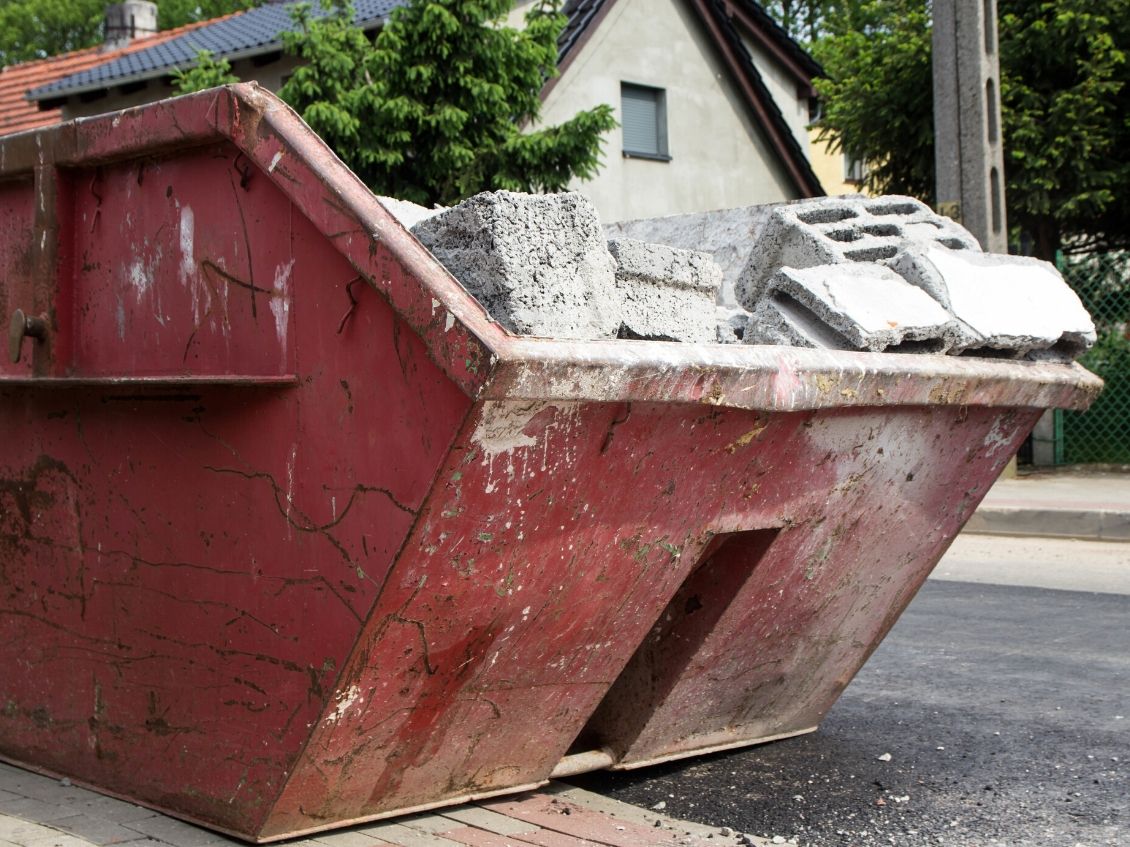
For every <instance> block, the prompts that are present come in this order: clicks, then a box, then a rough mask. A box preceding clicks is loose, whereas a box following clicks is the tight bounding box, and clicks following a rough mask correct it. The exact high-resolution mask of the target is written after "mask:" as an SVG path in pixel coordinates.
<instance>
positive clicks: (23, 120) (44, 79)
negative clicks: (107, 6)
mask: <svg viewBox="0 0 1130 847" xmlns="http://www.w3.org/2000/svg"><path fill="white" fill-rule="evenodd" d="M209 23H215V20H211V21H199V22H198V23H191V24H186V25H185V26H181V27H177V28H176V29H167V30H165V31H164V32H158V33H156V34H155V35H150V36H146V37H145V38H138V39H135V40H133V41H131V42H130V43H129V44H128V45H126V46H125V47H120V48H118V49H117V50H103V49H102V46H101V45H98V46H95V47H87V48H86V49H84V50H75V51H73V52H71V53H62V54H60V55H58V56H50V57H48V58H46V59H36V60H33V61H31V62H21V63H20V64H18V65H9V66H8V67H6V68H4V69H2V70H0V135H11V134H12V133H15V132H23V131H24V130H26V129H36V128H38V127H41V126H49V125H50V124H55V123H58V122H59V121H61V120H62V119H63V118H62V110H61V109H58V108H55V109H40V108H39V106H38V105H37V104H36V103H33V102H31V101H30V100H28V99H27V98H26V97H25V95H26V94H27V92H28V91H29V90H31V89H32V88H37V87H38V86H41V85H46V84H47V83H49V82H54V81H55V80H57V79H61V78H63V77H65V76H70V75H71V74H74V73H78V72H79V71H83V70H86V69H87V68H90V67H93V66H94V65H100V64H102V63H103V62H109V61H112V60H113V59H116V58H118V57H119V56H125V55H127V54H129V53H134V52H136V51H138V50H144V49H145V48H147V47H152V46H154V45H156V44H160V43H161V42H163V41H168V40H170V39H172V38H176V37H177V36H178V35H183V34H184V33H186V32H189V31H190V30H193V29H196V28H197V27H201V26H204V25H205V24H209Z"/></svg>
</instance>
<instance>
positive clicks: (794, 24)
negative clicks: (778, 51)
mask: <svg viewBox="0 0 1130 847" xmlns="http://www.w3.org/2000/svg"><path fill="white" fill-rule="evenodd" d="M844 5H845V3H844V2H840V0H763V2H762V3H761V6H762V7H763V8H764V9H765V11H766V12H768V13H769V16H770V17H772V18H773V20H775V21H776V22H777V23H779V24H780V25H781V28H782V29H784V30H785V32H787V33H788V34H789V35H790V36H791V37H792V38H793V39H795V40H796V41H798V42H800V43H801V44H804V45H808V44H811V43H812V42H813V41H815V40H816V39H817V38H819V37H820V35H821V34H822V33H823V31H824V26H825V21H826V20H828V19H829V18H835V17H836V16H837V15H839V14H840V11H841V8H842V7H843V6H844Z"/></svg>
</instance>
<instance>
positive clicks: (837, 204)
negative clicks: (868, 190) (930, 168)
mask: <svg viewBox="0 0 1130 847" xmlns="http://www.w3.org/2000/svg"><path fill="white" fill-rule="evenodd" d="M939 244H940V245H943V246H945V247H947V248H949V249H951V250H955V251H958V250H970V251H978V252H979V251H980V246H979V245H978V244H977V241H976V239H975V238H973V236H972V235H970V234H969V233H968V232H966V231H965V230H964V229H962V228H961V227H960V226H958V225H957V224H956V223H954V222H953V221H951V220H950V219H949V218H944V217H942V216H940V215H937V214H935V213H934V212H932V211H931V210H930V208H929V207H928V206H927V205H926V204H924V203H922V202H920V201H918V200H915V199H914V198H912V197H898V196H891V197H862V196H854V195H853V196H845V197H824V198H819V199H815V200H804V201H799V202H795V203H784V204H781V205H779V206H775V207H773V208H772V211H771V212H770V214H769V217H768V219H767V220H766V222H765V225H764V227H763V228H762V230H761V238H760V241H759V242H758V244H757V245H756V249H754V250H753V251H752V252H751V254H750V258H749V261H748V262H747V263H746V265H745V267H744V268H743V269H742V272H741V274H740V276H739V277H738V278H737V279H736V280H735V282H734V294H735V297H736V298H737V301H738V303H740V304H741V305H743V306H745V307H746V308H747V309H752V308H754V307H756V305H757V303H758V302H759V301H760V300H761V298H762V296H763V295H764V294H765V289H766V285H767V283H768V281H769V279H770V278H771V277H772V276H773V274H775V273H776V272H777V271H778V270H779V269H781V268H783V267H789V268H811V267H816V266H820V265H832V264H843V263H881V262H884V261H886V260H889V259H893V258H894V257H895V256H897V255H898V253H899V251H900V250H902V249H905V248H906V247H908V246H911V245H919V246H928V245H939Z"/></svg>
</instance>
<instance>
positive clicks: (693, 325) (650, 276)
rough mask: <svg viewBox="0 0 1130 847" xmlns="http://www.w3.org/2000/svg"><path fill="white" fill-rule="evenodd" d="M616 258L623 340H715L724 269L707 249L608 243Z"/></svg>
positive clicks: (620, 241)
mask: <svg viewBox="0 0 1130 847" xmlns="http://www.w3.org/2000/svg"><path fill="white" fill-rule="evenodd" d="M608 251H609V252H610V253H611V254H612V258H613V259H614V260H615V261H616V290H617V294H618V295H619V303H620V316H621V323H620V328H619V330H618V332H617V336H618V337H620V338H636V339H651V340H658V341H685V342H697V343H710V342H713V341H715V340H716V338H717V329H716V326H715V317H714V301H715V299H716V297H717V295H718V288H719V286H720V285H721V284H722V271H721V269H720V268H719V267H718V265H717V264H715V262H714V260H713V259H712V258H711V257H710V256H709V255H708V254H706V253H701V252H697V251H693V250H680V249H677V248H674V247H668V246H666V245H663V244H650V243H648V242H646V241H638V240H636V239H634V238H618V239H613V240H610V241H609V242H608Z"/></svg>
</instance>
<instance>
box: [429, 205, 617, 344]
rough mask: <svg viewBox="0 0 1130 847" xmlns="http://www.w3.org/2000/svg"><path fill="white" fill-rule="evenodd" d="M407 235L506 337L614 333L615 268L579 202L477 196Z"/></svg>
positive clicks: (593, 219) (591, 211) (595, 223)
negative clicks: (448, 273)
mask: <svg viewBox="0 0 1130 847" xmlns="http://www.w3.org/2000/svg"><path fill="white" fill-rule="evenodd" d="M412 232H413V233H414V234H415V235H416V237H417V238H419V239H420V241H421V242H423V244H424V245H425V246H426V247H427V248H428V249H429V250H431V251H432V253H433V254H434V255H435V256H436V258H437V259H439V260H440V262H442V263H443V264H444V265H445V266H446V267H447V269H448V270H449V271H451V273H452V275H453V276H454V277H455V278H456V279H458V280H459V282H460V283H462V284H463V287H464V288H466V289H467V290H468V291H469V292H470V293H471V294H472V295H473V296H474V297H475V298H476V299H477V300H478V301H479V302H480V303H482V304H483V306H484V308H486V310H487V312H489V313H490V315H491V316H492V317H493V318H494V319H495V320H497V321H498V322H499V323H500V324H502V326H504V327H505V328H506V329H508V330H510V331H511V332H514V333H517V334H519V335H540V336H548V337H553V338H571V339H597V338H610V337H613V336H614V335H615V334H616V331H617V329H618V328H619V326H620V315H619V313H618V312H619V310H618V308H617V304H616V278H615V267H614V262H613V259H612V256H611V254H609V252H608V248H607V246H606V244H605V239H604V233H603V231H602V230H601V227H600V221H599V219H598V218H597V214H596V209H595V208H594V207H593V205H592V203H590V202H589V201H588V200H587V199H586V198H585V197H582V196H581V195H580V194H573V193H570V194H549V195H529V194H517V193H514V192H509V191H495V192H486V193H483V194H477V195H475V196H474V197H471V198H470V199H468V200H466V201H464V202H462V203H460V204H459V205H458V206H454V207H452V208H451V209H448V210H447V211H445V212H442V213H441V214H438V215H435V216H434V217H430V218H427V219H426V220H423V221H421V222H419V223H417V224H416V225H415V226H414V227H413V229H412Z"/></svg>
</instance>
